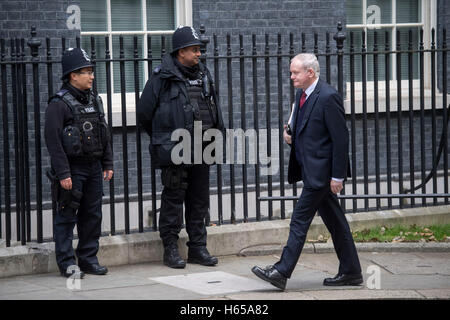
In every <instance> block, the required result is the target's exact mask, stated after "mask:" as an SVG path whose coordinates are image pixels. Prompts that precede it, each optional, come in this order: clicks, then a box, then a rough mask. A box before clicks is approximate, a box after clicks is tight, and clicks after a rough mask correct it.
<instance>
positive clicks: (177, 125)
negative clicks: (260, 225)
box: [137, 27, 224, 268]
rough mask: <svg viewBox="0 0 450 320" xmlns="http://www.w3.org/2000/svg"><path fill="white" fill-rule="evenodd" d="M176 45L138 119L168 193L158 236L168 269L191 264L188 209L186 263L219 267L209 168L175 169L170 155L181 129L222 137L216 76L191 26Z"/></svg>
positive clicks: (153, 78) (187, 166) (177, 34)
mask: <svg viewBox="0 0 450 320" xmlns="http://www.w3.org/2000/svg"><path fill="white" fill-rule="evenodd" d="M172 44H173V46H172V48H173V51H172V52H171V53H170V54H166V55H165V56H164V57H163V59H162V64H161V65H160V66H158V67H157V68H155V69H154V70H153V73H152V75H151V77H150V79H149V80H148V81H147V84H146V85H145V88H144V91H143V92H142V95H141V98H140V100H139V103H138V105H137V113H138V118H139V120H140V122H141V124H142V126H143V128H144V129H145V130H146V132H147V133H148V134H149V135H150V138H151V142H150V146H149V148H150V154H151V158H152V163H153V165H154V166H155V168H160V169H162V171H161V182H162V184H163V186H164V188H163V191H162V195H161V213H160V217H159V231H160V236H161V239H162V242H163V245H164V264H165V265H167V266H169V267H171V268H184V267H185V265H186V262H185V261H184V260H183V259H182V258H181V257H180V255H179V251H178V246H177V240H178V234H179V232H180V230H181V226H182V220H183V204H184V206H185V218H186V231H187V233H188V236H189V241H188V242H187V246H188V247H189V248H188V260H187V262H188V263H198V264H201V265H205V266H214V265H216V264H217V262H218V260H217V258H216V257H213V256H211V255H210V253H209V252H208V250H207V248H206V226H205V218H206V217H207V215H208V210H209V165H208V164H206V163H205V162H202V163H200V164H194V162H193V161H191V162H190V163H183V164H180V165H175V164H174V163H173V162H172V160H171V151H172V149H173V147H174V145H175V144H176V143H177V142H176V141H175V142H174V141H171V134H172V132H173V131H174V130H176V129H186V130H188V131H189V133H190V135H191V137H193V130H194V121H198V122H197V124H199V123H200V125H201V128H202V130H203V132H204V131H205V130H208V129H211V128H216V129H219V130H220V131H222V132H223V130H224V126H223V120H222V114H221V111H220V109H219V106H218V104H217V98H216V95H215V90H214V86H213V82H212V78H211V75H210V73H209V71H208V69H207V68H206V66H205V65H203V64H202V63H201V62H200V61H199V58H200V55H201V53H200V46H201V45H203V44H202V42H201V41H200V39H199V36H198V34H197V32H196V31H195V30H194V29H193V28H192V27H179V28H178V29H177V30H176V31H175V32H174V34H173V37H172ZM200 121H201V122H200ZM194 143H195V142H193V143H192V146H193V145H194ZM197 143H198V141H197ZM200 149H202V148H200Z"/></svg>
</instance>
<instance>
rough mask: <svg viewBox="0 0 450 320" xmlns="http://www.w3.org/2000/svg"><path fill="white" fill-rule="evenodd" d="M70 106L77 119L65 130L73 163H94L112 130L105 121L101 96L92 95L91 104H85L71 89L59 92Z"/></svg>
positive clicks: (67, 148)
mask: <svg viewBox="0 0 450 320" xmlns="http://www.w3.org/2000/svg"><path fill="white" fill-rule="evenodd" d="M56 95H57V96H58V97H60V98H61V99H62V100H63V101H64V102H65V103H66V105H67V106H68V107H69V108H70V110H71V111H72V114H73V122H72V123H70V124H68V125H66V126H65V127H64V128H63V130H62V145H63V148H64V152H65V153H66V155H67V157H68V158H69V160H70V161H71V162H90V161H93V160H95V159H100V158H102V156H103V151H104V148H105V147H106V145H107V143H108V141H109V139H110V133H109V129H108V126H107V124H106V122H105V120H104V117H105V114H104V111H103V103H102V101H101V98H100V97H99V96H98V95H97V96H95V95H94V94H93V93H90V94H89V103H88V104H82V103H81V102H79V101H78V100H77V99H76V98H75V97H74V96H73V95H72V94H70V93H69V92H68V91H67V90H61V91H59V92H58V93H57V94H56Z"/></svg>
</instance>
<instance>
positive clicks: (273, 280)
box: [252, 266, 287, 290]
mask: <svg viewBox="0 0 450 320" xmlns="http://www.w3.org/2000/svg"><path fill="white" fill-rule="evenodd" d="M252 272H253V273H254V274H255V275H256V276H258V277H259V278H260V279H262V280H265V281H267V282H270V284H272V285H274V286H275V287H277V288H278V289H281V290H284V289H285V288H286V280H287V278H286V277H285V276H283V275H282V274H281V273H279V272H278V270H277V269H275V267H274V266H267V267H266V268H265V269H262V268H260V267H258V266H254V267H253V268H252Z"/></svg>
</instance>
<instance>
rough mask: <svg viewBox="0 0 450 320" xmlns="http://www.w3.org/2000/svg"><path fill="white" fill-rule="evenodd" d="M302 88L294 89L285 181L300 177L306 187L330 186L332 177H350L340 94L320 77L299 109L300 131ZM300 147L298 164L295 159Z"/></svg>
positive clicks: (295, 179) (345, 127) (291, 181)
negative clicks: (290, 138) (289, 147)
mask: <svg viewBox="0 0 450 320" xmlns="http://www.w3.org/2000/svg"><path fill="white" fill-rule="evenodd" d="M302 92H303V91H302V90H301V89H300V90H297V93H296V98H295V105H294V109H293V112H294V114H293V117H292V120H291V123H290V124H289V125H290V127H291V130H292V144H291V153H290V157H289V168H288V182H289V183H294V182H297V181H300V180H303V184H304V186H305V187H309V188H313V189H321V188H324V187H326V186H329V185H330V180H331V177H334V178H341V179H345V178H346V177H347V176H348V177H349V176H350V164H349V156H348V152H349V138H348V129H347V126H346V122H345V110H344V106H343V101H342V97H341V96H340V95H339V93H338V92H337V91H336V90H335V89H334V88H333V87H331V86H330V85H328V84H327V83H326V82H325V81H322V80H320V79H319V81H318V82H317V85H316V88H315V89H314V91H313V92H312V93H311V94H310V96H309V97H308V99H307V100H306V102H305V103H304V105H303V106H302V108H306V109H305V110H304V115H303V119H302V123H301V125H300V128H299V130H297V128H296V126H297V116H298V112H299V101H300V96H301V94H302ZM296 148H300V149H299V151H300V158H301V164H300V163H299V162H298V161H297V159H296Z"/></svg>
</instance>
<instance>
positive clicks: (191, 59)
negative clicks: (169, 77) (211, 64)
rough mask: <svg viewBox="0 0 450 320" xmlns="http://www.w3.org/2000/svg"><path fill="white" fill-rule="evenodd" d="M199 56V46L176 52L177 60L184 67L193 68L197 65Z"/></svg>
mask: <svg viewBox="0 0 450 320" xmlns="http://www.w3.org/2000/svg"><path fill="white" fill-rule="evenodd" d="M200 56H201V52H200V46H190V47H186V48H182V49H180V50H178V60H179V61H180V62H181V63H182V64H183V65H185V66H188V67H193V66H195V65H197V64H198V62H199V59H200Z"/></svg>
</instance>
